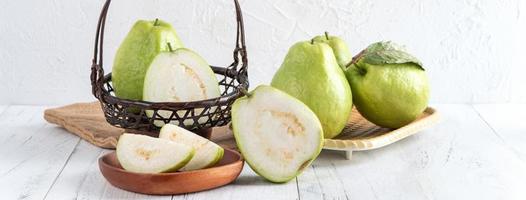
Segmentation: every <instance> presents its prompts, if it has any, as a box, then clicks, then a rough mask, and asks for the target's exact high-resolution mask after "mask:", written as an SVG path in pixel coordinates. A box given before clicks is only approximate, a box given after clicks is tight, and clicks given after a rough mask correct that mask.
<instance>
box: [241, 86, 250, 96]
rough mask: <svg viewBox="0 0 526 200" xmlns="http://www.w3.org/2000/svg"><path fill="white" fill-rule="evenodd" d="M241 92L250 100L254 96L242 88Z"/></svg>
mask: <svg viewBox="0 0 526 200" xmlns="http://www.w3.org/2000/svg"><path fill="white" fill-rule="evenodd" d="M240 92H241V93H243V94H244V95H245V96H247V97H248V98H250V97H251V96H252V94H250V93H249V92H248V91H247V90H246V89H245V88H241V90H240Z"/></svg>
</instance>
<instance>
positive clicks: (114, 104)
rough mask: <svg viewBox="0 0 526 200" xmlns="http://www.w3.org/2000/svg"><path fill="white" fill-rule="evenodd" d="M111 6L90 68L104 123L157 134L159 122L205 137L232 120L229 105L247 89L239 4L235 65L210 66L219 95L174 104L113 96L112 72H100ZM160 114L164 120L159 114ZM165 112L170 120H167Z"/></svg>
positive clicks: (102, 19) (104, 12)
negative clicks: (104, 119)
mask: <svg viewBox="0 0 526 200" xmlns="http://www.w3.org/2000/svg"><path fill="white" fill-rule="evenodd" d="M110 3H111V0H107V1H106V3H105V4H104V7H103V8H102V11H101V14H100V18H99V22H98V26H97V34H96V39H95V50H94V55H93V63H92V66H91V85H92V93H93V95H94V96H95V97H96V98H97V99H98V100H99V101H100V103H101V106H102V110H103V111H104V115H105V117H106V120H107V121H108V122H109V123H110V124H112V125H113V126H116V127H121V128H125V129H128V131H131V132H138V133H145V132H146V133H152V132H157V131H158V130H159V128H158V127H156V126H155V125H154V121H156V120H162V121H163V122H164V123H173V124H177V125H179V126H181V127H184V128H186V129H188V130H192V131H196V132H198V133H200V134H202V135H204V136H209V135H207V134H210V128H212V127H216V126H223V125H226V124H228V123H229V122H230V119H231V117H230V108H231V106H232V103H234V101H235V100H236V99H237V98H239V97H241V96H243V93H244V91H246V89H247V88H248V74H247V64H248V60H247V52H246V47H245V33H244V28H243V17H242V14H241V8H240V6H239V2H238V1H237V0H234V3H235V8H236V17H237V40H236V47H235V49H234V62H233V63H232V64H231V65H230V66H228V67H215V66H212V70H213V71H214V72H215V74H216V76H217V77H218V80H220V81H219V87H220V89H221V96H220V97H218V98H214V99H207V100H202V101H194V102H177V103H173V102H147V101H135V100H128V99H121V98H118V97H116V96H115V94H114V92H113V87H112V83H111V73H109V74H107V75H104V70H103V41H104V26H105V22H106V15H107V13H108V8H109V6H110ZM146 111H149V112H153V117H148V116H147V115H146ZM160 112H162V113H163V114H162V115H164V117H163V116H162V115H161V114H159V113H160ZM167 113H168V115H170V116H169V117H166V116H167Z"/></svg>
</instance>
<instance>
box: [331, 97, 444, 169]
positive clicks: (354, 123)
mask: <svg viewBox="0 0 526 200" xmlns="http://www.w3.org/2000/svg"><path fill="white" fill-rule="evenodd" d="M439 118H440V117H439V115H438V113H437V112H436V110H435V109H434V108H431V107H428V108H427V109H426V110H425V111H424V113H423V114H422V115H421V116H420V117H419V118H418V119H417V120H415V121H414V122H412V123H410V124H408V125H406V126H404V127H401V128H398V129H394V130H393V129H388V128H382V127H379V126H376V125H374V124H373V123H371V122H369V121H367V120H366V119H365V118H363V117H362V115H360V113H359V112H358V111H357V110H356V109H353V111H352V114H351V119H349V123H348V124H347V126H346V127H345V128H344V129H343V132H342V133H341V134H340V135H339V136H338V137H336V138H333V139H325V145H324V147H323V149H330V150H338V151H345V155H346V158H347V159H348V160H350V159H351V157H352V152H353V151H364V150H371V149H377V148H380V147H384V146H386V145H389V144H392V143H395V142H397V141H399V140H401V139H404V138H406V137H408V136H410V135H413V134H415V133H418V132H419V131H421V130H422V129H425V128H427V127H429V126H432V125H434V124H436V123H437V122H438V120H439Z"/></svg>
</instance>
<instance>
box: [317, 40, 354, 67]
mask: <svg viewBox="0 0 526 200" xmlns="http://www.w3.org/2000/svg"><path fill="white" fill-rule="evenodd" d="M313 40H314V42H322V43H325V44H328V45H329V46H330V47H331V48H332V51H333V52H334V56H335V57H336V61H338V65H339V66H340V68H342V70H345V69H346V68H347V65H348V64H349V63H350V62H351V61H352V54H351V51H350V50H349V46H347V43H345V41H344V40H343V39H341V38H340V37H337V36H330V35H329V33H328V32H325V35H320V36H316V37H314V39H313Z"/></svg>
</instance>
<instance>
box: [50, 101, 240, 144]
mask: <svg viewBox="0 0 526 200" xmlns="http://www.w3.org/2000/svg"><path fill="white" fill-rule="evenodd" d="M44 119H46V121H48V122H49V123H52V124H57V125H59V126H62V127H64V128H65V129H66V130H68V131H69V132H71V133H73V134H75V135H78V136H79V137H81V138H82V139H84V140H86V141H88V142H90V143H91V144H93V145H95V146H99V147H102V148H106V149H114V148H115V146H116V145H117V140H118V138H119V136H120V135H121V134H123V133H124V132H125V131H124V129H121V128H117V127H114V126H112V125H110V124H109V123H107V122H106V119H105V118H104V114H103V113H102V109H101V107H100V104H99V102H92V103H76V104H71V105H67V106H63V107H58V108H51V109H47V110H46V111H44ZM211 140H212V141H214V142H216V143H218V144H220V145H222V146H223V147H227V148H231V149H232V148H235V147H236V145H235V140H234V137H233V135H232V132H231V131H230V130H229V129H228V127H226V126H225V127H218V128H214V129H213V132H212V138H211Z"/></svg>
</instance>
